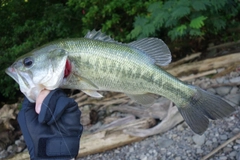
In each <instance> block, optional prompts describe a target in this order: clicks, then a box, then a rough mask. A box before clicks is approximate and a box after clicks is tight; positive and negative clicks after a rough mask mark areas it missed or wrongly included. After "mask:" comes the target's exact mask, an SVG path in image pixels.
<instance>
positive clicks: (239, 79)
mask: <svg viewBox="0 0 240 160" xmlns="http://www.w3.org/2000/svg"><path fill="white" fill-rule="evenodd" d="M229 81H230V82H231V83H238V82H240V77H235V78H232V79H230V80H229Z"/></svg>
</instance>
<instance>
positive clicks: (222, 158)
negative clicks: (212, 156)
mask: <svg viewBox="0 0 240 160" xmlns="http://www.w3.org/2000/svg"><path fill="white" fill-rule="evenodd" d="M219 160H227V157H226V156H221V157H219Z"/></svg>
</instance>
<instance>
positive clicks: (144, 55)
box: [6, 30, 235, 135]
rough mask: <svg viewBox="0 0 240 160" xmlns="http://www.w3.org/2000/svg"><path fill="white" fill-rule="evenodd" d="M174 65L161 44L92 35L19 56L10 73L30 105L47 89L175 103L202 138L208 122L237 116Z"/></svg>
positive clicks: (100, 33)
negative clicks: (177, 73)
mask: <svg viewBox="0 0 240 160" xmlns="http://www.w3.org/2000/svg"><path fill="white" fill-rule="evenodd" d="M171 60H172V56H171V52H170V50H169V48H168V46H167V45H166V44H165V43H164V42H163V41H162V40H161V39H158V38H143V39H140V40H136V41H133V42H130V43H121V42H118V41H115V40H114V39H113V38H111V37H110V36H108V35H106V34H104V33H102V32H101V31H96V30H93V31H89V32H88V33H87V34H86V35H85V37H82V38H70V39H60V40H57V41H53V42H50V43H48V44H46V45H43V46H41V47H39V48H37V49H34V50H33V51H31V52H29V53H27V54H25V55H23V56H21V57H19V58H18V59H17V60H16V61H15V62H14V63H13V64H12V65H11V66H10V67H8V68H7V69H6V73H7V74H8V75H9V76H11V77H12V78H13V79H14V80H15V81H16V82H17V83H18V84H19V86H20V90H21V92H22V93H23V94H24V95H25V96H26V97H27V98H28V99H29V100H30V101H31V102H35V101H36V97H37V96H38V94H39V93H40V92H41V91H42V90H44V89H48V90H53V89H55V88H67V89H78V90H81V91H82V92H84V93H86V94H87V95H89V96H91V97H95V98H101V97H103V96H102V95H101V94H100V93H99V91H112V92H122V93H125V94H126V95H127V96H129V97H130V98H131V99H133V100H135V101H136V102H137V103H140V104H142V105H146V106H148V105H151V104H153V103H154V101H155V99H156V96H155V95H160V96H163V97H166V98H168V99H169V100H171V101H172V102H174V104H175V105H176V106H177V108H178V110H179V112H180V113H181V115H182V117H183V118H184V120H185V121H186V123H187V124H188V126H189V127H190V128H191V129H192V130H193V132H195V133H197V134H199V135H201V134H203V133H204V131H205V130H206V129H207V128H208V125H209V119H210V120H216V119H221V118H224V117H226V116H229V115H230V114H231V113H233V112H234V111H235V108H234V107H233V106H231V105H230V104H228V103H227V102H226V101H225V100H223V99H222V98H221V97H219V96H217V95H214V94H212V93H209V92H207V91H205V90H203V89H201V88H199V87H197V86H193V85H189V84H186V83H184V82H182V81H180V80H179V79H177V78H176V77H174V76H173V75H171V74H169V73H168V72H166V71H165V70H163V69H162V66H166V65H168V64H169V63H170V62H171Z"/></svg>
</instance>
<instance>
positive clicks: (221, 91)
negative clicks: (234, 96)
mask: <svg viewBox="0 0 240 160" xmlns="http://www.w3.org/2000/svg"><path fill="white" fill-rule="evenodd" d="M231 89H232V88H231V87H227V86H222V87H218V88H216V92H217V94H218V95H220V96H225V95H227V94H228V93H229V92H230V90H231Z"/></svg>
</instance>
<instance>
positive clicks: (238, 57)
mask: <svg viewBox="0 0 240 160" xmlns="http://www.w3.org/2000/svg"><path fill="white" fill-rule="evenodd" d="M237 62H238V63H239V62H240V53H235V54H230V55H226V56H221V57H216V58H209V59H206V60H202V61H198V62H194V63H190V64H183V65H180V66H178V67H175V68H172V69H167V71H168V72H169V73H171V74H172V75H174V76H176V77H179V76H183V75H189V74H196V73H201V72H205V71H209V70H213V69H218V68H223V67H224V68H225V67H228V66H229V65H230V64H233V63H237Z"/></svg>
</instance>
